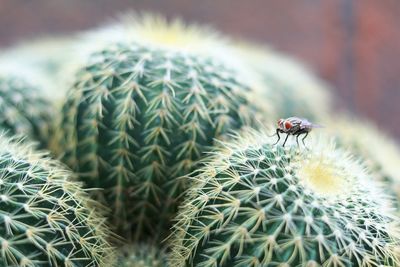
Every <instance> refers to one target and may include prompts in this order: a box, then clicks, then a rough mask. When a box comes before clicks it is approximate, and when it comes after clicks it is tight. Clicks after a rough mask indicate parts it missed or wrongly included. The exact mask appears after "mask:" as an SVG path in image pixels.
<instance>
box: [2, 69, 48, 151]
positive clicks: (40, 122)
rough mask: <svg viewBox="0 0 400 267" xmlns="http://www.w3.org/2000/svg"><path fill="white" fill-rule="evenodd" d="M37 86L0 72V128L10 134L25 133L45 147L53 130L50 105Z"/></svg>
mask: <svg viewBox="0 0 400 267" xmlns="http://www.w3.org/2000/svg"><path fill="white" fill-rule="evenodd" d="M39 92H40V89H39V88H37V87H35V86H33V85H31V84H30V83H29V82H27V81H24V79H22V78H20V77H17V76H12V75H10V76H9V75H7V76H6V75H4V76H0V128H1V130H3V131H7V132H8V134H9V135H11V136H12V135H23V136H28V137H29V138H30V139H32V140H36V141H39V142H40V144H41V148H44V147H47V143H48V139H49V135H50V133H51V132H52V127H51V122H52V116H51V105H50V103H49V102H48V101H46V99H45V98H44V97H41V96H40V94H39Z"/></svg>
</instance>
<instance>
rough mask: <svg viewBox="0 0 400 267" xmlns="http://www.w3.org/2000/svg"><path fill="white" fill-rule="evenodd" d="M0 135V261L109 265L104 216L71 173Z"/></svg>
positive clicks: (3, 263) (110, 264)
mask: <svg viewBox="0 0 400 267" xmlns="http://www.w3.org/2000/svg"><path fill="white" fill-rule="evenodd" d="M13 141H15V140H11V141H10V140H8V139H6V138H5V137H4V136H1V137H0V147H1V150H0V244H1V248H0V253H1V257H0V265H1V266H112V265H113V258H114V257H113V253H112V250H111V247H110V245H109V244H108V243H107V241H106V240H105V238H106V236H108V234H109V233H108V231H107V230H106V228H105V227H104V220H105V219H104V218H102V217H101V216H99V214H97V213H95V212H94V211H92V208H93V207H94V205H96V203H94V202H93V201H92V200H90V199H89V197H88V196H87V194H86V193H85V192H83V191H82V190H81V189H80V186H81V185H80V184H78V183H74V182H70V181H69V179H70V178H71V175H72V174H71V173H70V172H69V171H66V170H64V169H63V168H62V167H61V166H59V164H58V163H57V162H55V161H52V160H50V159H47V158H46V157H45V155H43V154H40V153H37V152H32V150H31V148H30V147H29V146H28V145H27V144H26V143H23V144H18V143H13Z"/></svg>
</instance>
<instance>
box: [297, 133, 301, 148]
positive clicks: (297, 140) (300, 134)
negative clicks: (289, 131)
mask: <svg viewBox="0 0 400 267" xmlns="http://www.w3.org/2000/svg"><path fill="white" fill-rule="evenodd" d="M300 135H301V133H299V134H297V135H296V143H297V146H298V147H300V145H299V136H300Z"/></svg>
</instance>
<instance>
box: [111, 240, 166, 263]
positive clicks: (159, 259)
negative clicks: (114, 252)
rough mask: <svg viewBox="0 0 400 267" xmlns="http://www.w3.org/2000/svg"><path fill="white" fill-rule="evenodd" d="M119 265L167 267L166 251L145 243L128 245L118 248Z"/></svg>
mask: <svg viewBox="0 0 400 267" xmlns="http://www.w3.org/2000/svg"><path fill="white" fill-rule="evenodd" d="M118 262H119V264H118V266H121V267H167V266H168V265H167V257H166V253H165V252H164V251H162V250H160V249H159V248H157V247H153V246H151V245H147V244H135V245H128V246H126V247H123V248H121V249H120V254H119V261H118Z"/></svg>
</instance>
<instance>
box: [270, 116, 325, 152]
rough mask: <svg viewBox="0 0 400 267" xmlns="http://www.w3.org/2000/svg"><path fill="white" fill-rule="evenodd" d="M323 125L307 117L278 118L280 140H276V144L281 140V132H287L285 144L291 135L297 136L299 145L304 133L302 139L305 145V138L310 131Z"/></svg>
mask: <svg viewBox="0 0 400 267" xmlns="http://www.w3.org/2000/svg"><path fill="white" fill-rule="evenodd" d="M321 127H322V126H320V125H317V124H313V123H311V122H310V121H308V120H307V119H304V118H298V117H289V118H287V119H280V120H278V128H276V134H275V135H277V136H278V140H277V141H276V142H275V144H274V145H276V144H277V143H278V142H279V140H280V139H281V136H280V135H279V134H280V133H285V134H286V138H285V142H283V146H285V144H286V141H287V139H288V137H289V135H293V136H296V142H297V145H299V136H300V135H304V137H303V138H302V139H301V141H302V142H303V145H304V146H305V143H304V140H305V139H306V137H307V136H308V133H309V132H311V130H312V129H314V128H321Z"/></svg>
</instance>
